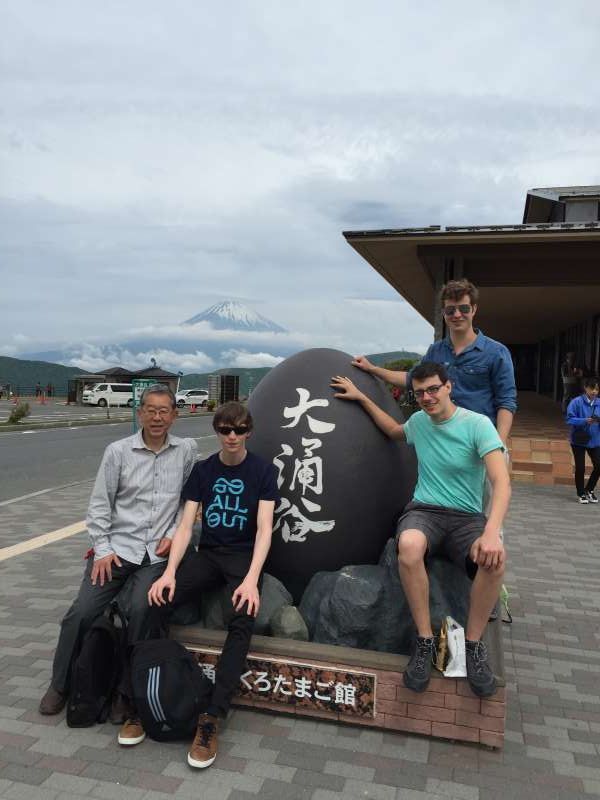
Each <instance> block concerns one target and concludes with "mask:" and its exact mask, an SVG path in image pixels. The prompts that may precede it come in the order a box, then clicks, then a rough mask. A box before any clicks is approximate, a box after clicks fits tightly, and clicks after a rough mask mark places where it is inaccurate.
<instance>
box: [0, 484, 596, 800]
mask: <svg viewBox="0 0 600 800" xmlns="http://www.w3.org/2000/svg"><path fill="white" fill-rule="evenodd" d="M88 492H89V485H81V486H79V487H69V488H68V489H65V490H61V491H59V492H53V493H49V494H45V495H40V496H38V497H37V498H33V499H32V500H29V501H27V503H26V505H22V506H21V504H17V503H15V504H11V505H8V506H4V507H1V508H0V548H1V547H5V546H7V545H11V544H14V543H15V541H16V540H19V539H24V538H28V537H30V536H32V535H37V534H39V533H41V532H44V531H49V530H54V529H55V528H58V527H60V526H61V525H66V524H69V523H71V522H74V521H77V520H79V519H82V517H83V515H84V512H85V506H86V502H87V495H88ZM573 494H574V493H573V491H572V490H571V489H567V488H564V487H555V488H552V489H548V488H546V487H530V486H515V488H514V502H513V506H512V510H511V514H510V519H509V521H508V524H507V526H506V529H507V540H508V545H509V551H510V556H511V566H510V571H509V576H508V579H507V583H508V585H509V587H510V590H511V608H512V611H513V615H514V624H513V625H512V626H506V627H505V648H506V666H507V677H508V688H509V700H508V721H507V742H506V745H505V748H504V750H503V751H502V752H495V751H489V750H486V749H482V748H480V747H477V746H470V745H459V744H452V743H450V742H440V741H433V740H428V739H424V738H420V737H418V736H403V735H397V734H392V733H382V732H373V731H368V730H363V729H359V728H348V727H345V726H344V727H341V726H336V725H334V724H330V723H325V722H312V721H307V720H293V719H290V718H284V717H277V716H272V715H269V714H265V713H257V712H253V711H247V710H236V711H234V712H233V713H232V714H231V716H230V718H229V719H228V721H227V722H226V724H225V725H224V728H223V732H222V736H221V740H220V747H219V756H218V760H217V762H216V763H215V765H214V766H213V767H211V768H210V769H209V770H207V771H205V772H202V773H199V774H198V773H195V772H193V771H192V770H190V769H189V768H188V767H187V765H186V764H185V754H186V747H185V744H182V743H175V744H168V745H160V744H157V743H155V742H150V741H147V742H144V743H143V744H142V745H141V746H140V747H138V748H133V749H131V750H125V749H120V748H119V747H118V745H117V744H116V729H115V728H113V727H112V726H110V725H108V724H107V725H104V726H97V727H95V728H93V729H88V730H70V729H69V728H67V726H66V725H65V721H64V716H63V715H59V716H58V717H56V718H44V717H41V716H40V715H38V713H37V711H36V707H37V703H38V701H39V697H40V694H41V692H42V691H43V690H44V689H45V687H46V684H47V682H48V678H49V674H50V663H51V657H52V653H53V648H54V644H55V641H56V636H57V632H58V622H59V620H60V617H61V615H62V613H63V612H64V610H65V609H66V607H67V604H68V603H69V601H70V599H71V598H72V596H73V594H74V591H75V589H76V586H77V585H78V582H79V579H80V576H81V571H82V566H83V564H82V560H81V557H82V554H83V552H84V550H85V549H86V547H87V539H86V537H85V535H83V534H81V535H77V536H74V537H72V538H71V539H67V540H63V541H61V542H57V543H55V544H52V545H49V546H47V547H43V548H41V549H39V550H36V551H33V552H30V553H27V554H25V555H22V556H18V557H15V558H11V559H9V560H7V561H4V562H1V563H0V579H1V594H0V640H1V646H2V649H1V656H0V678H1V682H0V798H2V800H19V799H20V798H23V800H36V798H43V800H58V798H60V800H76V799H77V798H84V797H85V798H107V799H110V798H119V800H128V799H129V798H131V800H167V799H169V800H172V798H202V799H203V800H213V798H214V800H249V799H250V798H256V797H260V798H273V799H274V800H275V799H277V800H280V798H286V800H295V799H296V798H301V799H302V800H304V798H307V799H308V798H311V800H334V799H336V798H337V799H339V798H341V797H344V798H354V797H362V798H374V800H388V799H389V800H438V799H439V800H441V798H455V799H456V800H500V798H502V800H505V798H507V797H510V798H527V800H536V798H541V799H543V800H577V798H584V797H585V798H589V797H593V796H598V795H600V759H599V747H600V695H599V692H598V683H599V680H598V679H599V673H600V649H599V647H598V644H599V642H598V639H599V636H600V633H599V628H598V623H597V616H598V607H599V604H600V556H599V555H598V547H597V544H598V542H600V506H578V505H577V504H575V503H574V502H573Z"/></svg>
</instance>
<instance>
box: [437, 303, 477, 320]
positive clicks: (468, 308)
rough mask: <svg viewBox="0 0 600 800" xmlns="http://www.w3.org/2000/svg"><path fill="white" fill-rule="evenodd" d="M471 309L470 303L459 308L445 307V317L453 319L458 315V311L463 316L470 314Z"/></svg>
mask: <svg viewBox="0 0 600 800" xmlns="http://www.w3.org/2000/svg"><path fill="white" fill-rule="evenodd" d="M471 308H472V306H470V305H469V304H468V303H461V305H459V306H444V309H443V311H444V316H445V317H453V316H454V315H455V314H456V309H458V310H459V311H460V313H461V314H470V313H471Z"/></svg>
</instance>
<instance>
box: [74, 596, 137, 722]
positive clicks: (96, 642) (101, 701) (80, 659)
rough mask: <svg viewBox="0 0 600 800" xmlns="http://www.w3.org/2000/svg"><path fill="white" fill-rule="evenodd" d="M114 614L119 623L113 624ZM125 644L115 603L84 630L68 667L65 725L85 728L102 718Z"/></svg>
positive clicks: (123, 624)
mask: <svg viewBox="0 0 600 800" xmlns="http://www.w3.org/2000/svg"><path fill="white" fill-rule="evenodd" d="M115 618H118V620H119V621H120V625H119V626H117V625H115ZM126 646H127V625H126V622H125V619H124V618H123V616H122V614H121V612H120V611H119V608H118V606H117V605H116V603H112V604H111V606H110V608H109V610H108V613H107V614H104V615H102V616H101V617H98V619H96V620H95V621H94V622H93V623H92V625H91V627H90V628H89V629H88V630H87V631H86V633H85V634H84V635H83V638H82V640H81V646H80V648H79V652H78V653H77V657H76V658H75V661H74V662H73V665H72V668H71V681H70V685H71V688H70V692H69V702H68V704H67V725H68V726H69V727H70V728H89V727H91V726H92V725H94V724H95V723H96V722H105V721H106V718H107V717H108V714H109V712H110V705H111V701H112V697H113V694H114V692H115V690H116V688H117V685H118V683H119V678H120V677H121V671H122V669H123V664H124V658H125V651H126Z"/></svg>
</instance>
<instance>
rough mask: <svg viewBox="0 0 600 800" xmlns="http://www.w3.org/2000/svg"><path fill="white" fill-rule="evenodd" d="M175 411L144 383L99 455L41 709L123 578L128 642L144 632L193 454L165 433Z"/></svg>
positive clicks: (163, 393) (158, 387) (163, 394)
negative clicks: (131, 412)
mask: <svg viewBox="0 0 600 800" xmlns="http://www.w3.org/2000/svg"><path fill="white" fill-rule="evenodd" d="M176 416H177V407H176V404H175V396H174V394H173V392H172V391H171V390H170V389H169V388H168V387H167V386H164V385H163V384H155V385H153V386H150V387H148V388H147V389H146V390H145V391H144V393H143V394H142V397H141V405H140V410H139V419H140V422H141V425H142V428H141V430H140V431H139V432H138V433H136V434H134V435H133V436H128V437H127V438H126V439H120V440H119V441H117V442H113V443H112V444H109V446H108V447H107V448H106V450H105V452H104V457H103V459H102V463H101V465H100V469H99V470H98V475H97V477H96V483H95V484H94V489H93V491H92V496H91V499H90V505H89V508H88V514H87V519H86V524H87V529H88V533H89V535H90V539H91V542H92V549H93V556H94V557H93V558H91V557H90V558H88V563H87V567H86V570H85V574H84V576H83V581H82V582H81V586H80V589H79V594H78V595H77V598H76V600H75V602H74V603H73V605H72V606H71V608H70V609H69V610H68V611H67V613H66V615H65V617H64V619H63V621H62V623H61V630H60V636H59V639H58V645H57V647H56V652H55V655H54V663H53V667H52V679H51V681H50V686H49V687H48V689H47V691H46V693H45V695H44V696H43V698H42V700H41V702H40V706H39V710H40V712H41V713H42V714H58V713H59V711H61V710H62V709H63V708H64V705H65V703H66V700H67V696H68V692H69V673H70V667H71V661H72V658H73V653H74V652H75V650H76V648H77V645H78V642H79V641H80V639H81V635H82V633H83V632H84V631H85V630H86V629H87V628H88V627H89V626H90V625H91V623H92V622H93V621H94V620H95V619H96V618H97V617H98V616H100V614H102V613H103V611H104V610H105V609H106V607H107V606H108V605H109V603H110V602H111V600H112V599H113V598H114V597H115V596H116V595H117V594H118V593H119V592H120V591H121V589H122V588H123V586H124V585H125V584H126V583H129V584H130V585H131V600H130V615H129V626H128V638H129V641H130V642H135V641H137V640H138V639H140V638H141V636H142V633H143V632H144V628H145V622H146V616H147V614H148V599H147V594H148V590H149V589H150V586H151V585H152V584H153V583H154V581H155V580H156V579H157V578H158V577H159V576H160V575H161V574H162V572H163V570H164V568H165V564H166V556H168V554H169V550H170V548H171V539H172V537H173V534H174V533H175V528H176V517H177V514H178V511H179V508H180V495H181V489H182V486H183V484H184V483H185V481H186V480H187V478H188V476H189V474H190V472H191V471H192V467H193V465H194V461H195V459H196V455H197V452H196V443H195V442H194V441H193V439H179V438H177V437H175V436H171V435H169V428H170V427H171V425H172V424H173V422H174V421H175V418H176ZM123 712H124V713H126V709H124V710H123ZM114 721H115V722H119V721H122V720H121V719H115V720H114Z"/></svg>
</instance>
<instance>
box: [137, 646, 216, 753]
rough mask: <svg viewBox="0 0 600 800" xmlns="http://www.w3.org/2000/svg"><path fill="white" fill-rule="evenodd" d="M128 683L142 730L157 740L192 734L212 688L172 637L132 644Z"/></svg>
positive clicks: (171, 739) (192, 658)
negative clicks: (129, 682)
mask: <svg viewBox="0 0 600 800" xmlns="http://www.w3.org/2000/svg"><path fill="white" fill-rule="evenodd" d="M131 684H132V689H133V702H134V704H135V708H136V711H137V714H138V716H139V718H140V722H141V723H142V726H143V728H144V731H145V732H146V733H147V734H148V736H149V737H150V738H151V739H155V740H156V741H159V742H168V741H173V740H176V739H188V738H189V737H190V736H193V735H194V732H195V730H196V725H197V724H198V716H199V714H200V712H201V711H203V710H204V704H205V703H206V701H207V699H208V698H209V696H210V693H211V692H212V683H210V681H209V680H208V678H205V677H204V675H203V673H202V668H201V667H200V666H199V665H198V662H197V661H196V659H195V658H194V656H193V655H192V653H190V652H189V651H188V650H186V648H185V647H184V646H183V645H182V644H180V643H179V642H176V641H174V640H173V639H150V640H147V641H143V642H137V643H136V644H135V645H134V647H133V653H132V656H131Z"/></svg>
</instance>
